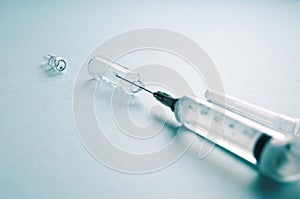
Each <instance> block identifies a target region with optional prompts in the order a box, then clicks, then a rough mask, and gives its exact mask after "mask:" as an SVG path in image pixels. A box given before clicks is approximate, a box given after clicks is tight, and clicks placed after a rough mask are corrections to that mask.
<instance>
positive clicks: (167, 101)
mask: <svg viewBox="0 0 300 199" xmlns="http://www.w3.org/2000/svg"><path fill="white" fill-rule="evenodd" d="M115 76H116V77H117V78H120V79H121V80H124V81H125V82H128V83H130V84H132V85H134V86H136V87H138V88H141V89H143V90H144V91H147V92H149V93H151V94H152V95H153V97H155V98H156V100H158V101H159V102H161V103H162V104H164V105H166V106H168V107H170V108H171V110H172V111H174V108H175V103H176V102H177V101H178V99H176V98H173V97H171V96H170V95H169V94H167V93H164V92H161V91H156V92H152V91H150V90H148V89H146V88H145V87H143V86H140V85H137V84H135V83H134V82H131V81H129V80H128V79H125V78H124V77H121V76H119V75H118V74H116V75H115Z"/></svg>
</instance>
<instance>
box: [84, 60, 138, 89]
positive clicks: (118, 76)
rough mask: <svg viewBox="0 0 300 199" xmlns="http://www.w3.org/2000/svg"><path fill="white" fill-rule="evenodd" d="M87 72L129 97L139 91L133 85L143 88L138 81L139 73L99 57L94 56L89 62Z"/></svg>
mask: <svg viewBox="0 0 300 199" xmlns="http://www.w3.org/2000/svg"><path fill="white" fill-rule="evenodd" d="M88 72H89V74H90V75H91V77H93V78H95V79H98V80H102V81H104V82H106V83H108V84H110V85H111V86H113V87H115V88H118V89H120V90H121V91H123V92H124V93H126V94H129V95H131V94H134V93H137V92H139V91H140V90H141V89H140V88H139V87H137V86H135V85H134V84H136V85H138V86H142V87H144V84H143V83H142V82H141V81H140V74H139V73H137V72H134V71H132V70H130V69H128V68H126V67H124V66H121V65H120V64H117V63H116V62H113V61H111V60H109V59H107V58H104V57H101V56H95V57H93V58H91V59H90V60H89V62H88ZM123 79H126V80H128V81H124V80H123ZM128 82H133V83H134V84H131V83H128Z"/></svg>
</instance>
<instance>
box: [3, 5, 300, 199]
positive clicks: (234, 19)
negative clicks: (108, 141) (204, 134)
mask: <svg viewBox="0 0 300 199" xmlns="http://www.w3.org/2000/svg"><path fill="white" fill-rule="evenodd" d="M299 10H300V1H296V0H289V1H283V0H282V1H264V2H262V1H248V2H245V1H222V2H217V1H209V2H202V1H201V2H196V1H164V2H161V1H151V2H150V1H149V2H146V1H110V2H106V3H105V2H101V1H63V2H62V1H3V0H1V1H0V27H1V28H0V29H1V31H0V52H1V53H0V60H1V61H0V62H1V65H0V135H1V139H0V158H1V162H0V198H138V197H139V198H163V197H164V198H201V197H203V198H208V197H209V198H265V197H266V196H268V197H271V198H296V197H297V196H299V195H300V183H299V182H296V183H291V184H285V185H279V184H276V183H273V182H271V181H269V180H267V179H265V178H263V177H261V176H259V175H258V173H257V172H256V171H255V170H254V169H253V168H251V167H249V166H248V165H245V164H243V162H240V161H239V160H237V159H234V158H232V157H230V156H229V155H228V154H226V153H224V152H222V151H221V150H219V149H215V150H214V151H213V153H212V154H211V155H210V156H209V157H207V158H205V159H204V160H199V159H198V158H197V154H195V153H193V152H188V153H187V154H185V155H184V156H183V157H182V158H181V159H179V160H178V161H177V162H175V163H174V164H172V165H171V166H169V167H168V168H166V169H163V170H161V171H158V172H154V173H150V174H143V175H132V174H125V173H120V172H117V171H114V170H111V169H109V168H107V167H105V166H103V165H102V164H100V163H98V162H97V161H96V160H94V159H93V158H92V157H91V156H90V155H89V154H88V153H87V152H86V150H85V149H84V147H83V146H82V145H81V143H80V140H79V136H78V134H77V131H76V128H75V123H74V121H73V111H72V92H73V84H74V81H75V78H76V75H77V73H78V71H79V68H80V66H81V64H82V63H83V61H84V60H85V58H86V57H87V55H89V53H90V52H91V51H92V50H93V49H94V48H95V47H96V46H97V45H98V44H99V43H101V42H103V41H105V40H106V39H108V38H111V37H112V36H113V35H116V34H119V33H121V32H124V31H128V30H132V29H136V28H142V27H158V28H166V29H170V30H174V31H177V32H180V33H182V34H184V35H186V36H188V37H190V38H191V39H193V40H194V41H196V42H197V43H199V44H200V45H201V46H202V47H203V48H204V49H205V50H206V52H207V53H208V54H209V56H210V57H211V58H212V60H213V62H214V63H215V65H216V67H217V69H218V71H219V73H220V75H221V78H222V80H223V83H224V86H225V91H226V93H229V94H230V95H232V96H235V97H238V98H240V99H243V100H246V101H248V102H252V103H254V104H257V105H260V106H263V107H265V108H268V109H271V110H274V111H277V112H280V113H284V114H288V115H290V116H294V117H299V116H300V110H299V101H300V94H299V90H300V81H299V74H300V53H299V52H300V51H299V49H300V37H299V35H300V25H299V24H300V23H299V21H300V12H299ZM47 53H54V54H57V55H60V56H63V57H65V58H66V59H67V61H68V69H67V71H66V72H65V74H63V75H56V74H55V73H52V72H51V71H48V69H47V68H46V67H44V66H41V64H43V63H44V62H45V60H43V55H45V54H47Z"/></svg>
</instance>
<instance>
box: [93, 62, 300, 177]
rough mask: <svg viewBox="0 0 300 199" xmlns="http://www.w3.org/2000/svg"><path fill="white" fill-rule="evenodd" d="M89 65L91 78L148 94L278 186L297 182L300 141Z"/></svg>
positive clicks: (118, 70) (102, 65)
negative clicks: (152, 89)
mask: <svg viewBox="0 0 300 199" xmlns="http://www.w3.org/2000/svg"><path fill="white" fill-rule="evenodd" d="M89 63H90V64H91V63H92V64H93V65H94V66H93V67H91V66H90V65H89V67H88V70H89V72H90V74H91V76H92V77H94V78H95V77H96V78H100V79H103V80H105V81H106V82H110V83H111V84H112V85H114V86H115V87H117V88H120V89H121V90H124V88H126V86H124V85H123V84H121V86H119V84H118V81H117V80H120V81H122V83H127V84H128V85H130V88H131V90H132V92H131V93H135V92H137V91H140V90H145V91H147V92H149V93H151V94H152V95H153V96H154V97H155V98H156V99H157V100H158V101H159V102H161V103H162V104H164V105H166V106H168V107H170V109H171V110H172V111H173V112H174V114H175V117H176V119H177V121H178V122H180V123H181V124H182V125H184V126H185V127H187V128H188V129H190V130H192V131H193V132H195V133H197V134H198V135H200V136H202V137H204V138H206V139H208V140H210V141H212V142H214V143H216V144H217V145H219V146H220V147H222V148H224V149H226V150H227V151H229V152H231V153H233V154H236V155H237V156H239V157H241V158H242V159H245V160H246V161H248V162H250V163H252V164H253V165H256V166H257V168H258V170H259V171H260V172H261V173H262V174H264V175H266V176H268V177H269V178H271V179H273V180H276V181H279V182H288V181H294V180H298V179H300V139H299V138H297V137H295V136H293V135H292V134H286V133H281V132H278V131H275V130H274V128H273V129H272V128H269V127H268V126H265V125H263V124H262V123H257V122H255V121H253V120H251V119H250V118H247V117H245V114H240V115H239V114H238V113H235V112H234V109H231V110H230V109H229V110H228V109H226V107H224V106H223V107H222V106H220V105H217V103H212V102H210V101H207V100H204V99H200V98H197V97H194V96H183V97H181V98H173V97H171V96H170V95H168V94H166V93H164V92H161V91H156V92H152V91H150V90H149V89H147V88H145V86H144V85H143V84H142V83H141V81H140V80H139V77H140V76H139V75H137V74H136V73H134V72H132V71H130V70H129V69H128V68H125V67H123V66H121V65H119V64H116V63H114V62H112V61H107V59H105V58H101V57H94V58H92V59H91V60H90V62H89ZM95 64H96V65H95ZM95 66H97V67H96V68H97V70H96V71H100V72H99V73H97V74H98V75H97V74H96V73H95V72H94V71H95V70H91V68H94V67H95ZM94 69H95V68H94ZM95 74H96V75H95ZM127 77H129V78H127ZM127 91H128V89H127ZM127 93H128V92H127Z"/></svg>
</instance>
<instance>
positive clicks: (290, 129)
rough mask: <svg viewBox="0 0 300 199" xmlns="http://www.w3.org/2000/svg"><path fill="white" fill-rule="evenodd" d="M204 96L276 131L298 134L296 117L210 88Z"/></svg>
mask: <svg viewBox="0 0 300 199" xmlns="http://www.w3.org/2000/svg"><path fill="white" fill-rule="evenodd" d="M205 98H206V100H208V101H209V102H211V103H213V104H216V105H218V106H221V107H223V108H225V109H227V110H230V111H232V112H234V113H237V114H238V115H241V116H243V117H245V118H248V119H250V120H252V121H255V122H257V123H259V124H261V125H264V126H266V127H269V128H271V129H274V130H276V131H279V132H282V133H287V134H293V135H300V119H298V118H292V117H289V116H286V115H282V114H278V113H274V112H272V111H269V110H266V109H264V108H261V107H259V106H255V105H253V104H250V103H247V102H244V101H242V100H239V99H236V98H234V97H231V96H228V95H223V94H220V93H218V92H215V91H212V90H207V91H206V92H205Z"/></svg>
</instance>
